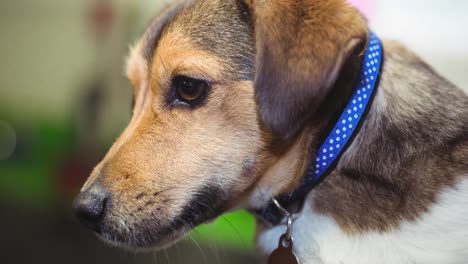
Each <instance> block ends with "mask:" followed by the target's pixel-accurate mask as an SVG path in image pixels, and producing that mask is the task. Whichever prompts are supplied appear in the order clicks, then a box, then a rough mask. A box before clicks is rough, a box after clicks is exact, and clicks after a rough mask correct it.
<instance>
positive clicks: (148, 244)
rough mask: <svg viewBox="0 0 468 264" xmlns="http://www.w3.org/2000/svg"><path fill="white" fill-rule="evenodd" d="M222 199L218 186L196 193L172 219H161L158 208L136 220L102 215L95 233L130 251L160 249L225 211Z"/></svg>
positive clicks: (224, 199)
mask: <svg viewBox="0 0 468 264" xmlns="http://www.w3.org/2000/svg"><path fill="white" fill-rule="evenodd" d="M226 201H227V198H226V195H225V193H224V192H223V191H222V190H221V189H219V188H216V187H210V188H205V189H204V190H203V191H201V192H197V194H196V195H194V197H193V198H192V199H191V200H190V202H188V203H187V204H186V205H185V206H184V207H183V209H182V210H181V213H179V214H178V216H177V217H175V218H173V219H172V220H163V219H162V218H163V217H162V216H161V215H158V211H153V212H151V213H149V214H148V216H147V217H146V218H145V219H139V220H137V219H135V218H132V217H129V218H127V219H123V218H122V217H118V216H109V217H104V219H103V221H102V224H101V227H100V229H99V230H98V231H97V233H98V234H99V236H100V238H102V239H103V240H104V241H106V242H107V243H110V244H111V245H114V246H118V247H123V248H127V249H131V250H152V249H162V248H166V247H168V246H170V245H172V244H174V243H176V242H177V241H178V240H180V239H182V238H183V237H184V236H185V235H186V234H187V233H188V232H190V231H191V230H192V229H193V228H195V227H196V226H198V225H200V224H203V223H206V222H210V221H212V220H214V219H216V218H217V217H218V216H220V215H221V214H222V213H224V212H225V206H224V205H225V202H226ZM136 220H137V221H136Z"/></svg>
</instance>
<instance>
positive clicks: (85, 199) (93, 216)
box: [73, 186, 108, 233]
mask: <svg viewBox="0 0 468 264" xmlns="http://www.w3.org/2000/svg"><path fill="white" fill-rule="evenodd" d="M107 201H108V195H107V193H106V192H105V191H104V190H103V189H102V188H101V187H99V186H93V187H91V188H90V189H89V190H87V191H84V192H81V193H80V194H79V195H78V197H77V198H76V199H75V202H74V203H73V207H74V210H75V215H76V217H77V218H78V220H79V221H80V222H81V223H82V224H83V225H84V226H86V227H88V228H90V229H92V230H94V231H95V232H97V233H100V232H101V223H102V220H103V218H104V212H105V210H106V205H107Z"/></svg>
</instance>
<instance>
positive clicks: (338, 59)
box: [75, 0, 367, 247]
mask: <svg viewBox="0 0 468 264" xmlns="http://www.w3.org/2000/svg"><path fill="white" fill-rule="evenodd" d="M366 38H367V28H366V25H365V21H364V20H363V19H362V17H361V16H360V15H359V14H358V13H357V12H356V11H355V10H354V9H352V8H351V7H349V6H348V5H347V4H346V3H345V1H344V0H308V1H292V0H291V1H289V0H270V1H264V0H261V1H260V0H258V1H245V0H198V1H182V2H177V3H174V4H173V5H171V6H170V7H168V8H167V9H165V10H164V11H163V12H162V14H161V15H160V16H158V18H157V19H156V20H155V21H154V23H153V24H152V25H151V26H150V27H149V29H148V30H147V32H146V33H145V35H144V37H143V38H142V39H141V40H140V41H139V42H138V43H137V44H136V46H135V47H134V49H133V50H132V52H131V55H130V57H129V60H128V67H127V75H128V78H129V79H130V81H131V83H132V86H133V91H134V106H133V117H132V120H131V122H130V124H129V125H128V127H127V128H126V130H125V131H124V132H123V134H122V135H121V136H120V138H119V139H118V140H117V141H116V142H115V144H114V145H113V146H112V148H111V149H110V151H109V152H108V154H107V155H106V156H105V158H104V159H103V161H102V162H101V163H100V164H99V165H98V166H97V167H96V168H95V170H94V172H93V173H92V175H91V176H90V178H89V179H88V181H87V183H86V184H85V186H84V187H83V189H82V192H81V194H80V196H79V197H78V199H77V200H76V202H75V207H76V211H77V214H78V216H79V218H80V219H81V220H82V221H83V222H84V223H85V224H87V225H88V226H90V227H91V228H93V229H94V230H96V231H97V232H98V233H99V234H100V235H101V236H102V237H103V238H104V239H105V240H107V241H110V242H112V243H115V244H119V245H125V246H129V247H152V246H163V245H166V244H168V243H170V242H172V241H174V240H176V239H177V238H179V237H180V236H182V234H184V232H186V231H188V230H190V229H191V228H193V227H194V226H196V225H198V224H200V223H202V222H205V221H208V220H212V219H214V218H216V217H217V216H219V215H220V214H222V213H223V212H225V211H226V210H230V209H232V208H237V207H240V206H246V204H247V203H250V202H251V201H254V200H256V198H252V197H260V196H261V195H265V196H267V197H271V196H273V195H277V194H278V193H279V192H281V191H284V190H285V189H287V188H290V187H291V184H292V179H291V178H290V177H289V174H291V173H301V171H300V170H301V169H300V168H302V167H303V164H302V163H304V161H303V160H302V156H301V158H296V157H295V155H306V153H300V154H298V153H299V152H301V151H302V150H303V148H301V147H300V144H297V142H298V141H299V139H300V138H303V137H301V136H300V135H301V133H299V132H300V131H303V129H304V127H305V124H306V122H307V124H308V125H310V124H309V122H308V121H310V120H311V118H313V116H314V115H315V114H316V113H318V111H317V109H318V108H319V106H320V105H322V104H323V101H324V100H325V99H326V97H327V96H328V95H329V91H330V87H331V86H333V84H334V83H335V82H336V79H337V76H338V75H339V73H340V72H341V71H342V68H343V65H345V64H346V63H345V62H346V61H347V60H348V59H349V58H350V56H352V54H357V53H359V52H360V51H359V49H362V47H363V46H364V45H365V43H366ZM356 51H357V52H356ZM312 125H313V124H312ZM295 142H296V143H295ZM278 146H280V147H278ZM302 152H304V151H302ZM298 168H299V169H298ZM294 170H296V171H294ZM283 173H285V174H283ZM261 190H263V191H264V193H262V194H259V192H260V191H261Z"/></svg>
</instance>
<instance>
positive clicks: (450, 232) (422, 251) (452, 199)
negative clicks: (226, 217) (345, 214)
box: [257, 177, 468, 264]
mask: <svg viewBox="0 0 468 264" xmlns="http://www.w3.org/2000/svg"><path fill="white" fill-rule="evenodd" d="M465 179H466V177H465ZM311 195H313V193H311ZM309 198H310V197H309ZM284 232H285V227H284V226H277V227H274V228H271V229H267V230H265V231H264V232H262V233H260V234H259V236H258V239H257V240H258V241H257V242H258V246H259V247H260V248H261V249H262V250H263V251H264V252H271V251H273V250H274V249H275V248H276V247H277V246H278V240H279V237H280V236H281V235H282V234H283V233H284ZM293 238H294V251H295V253H296V255H297V256H298V258H299V259H300V261H301V264H318V263H321V264H368V263H369V264H375V263H380V264H400V263H417V264H419V263H423V264H426V263H427V264H432V263H434V264H436V263H437V264H440V263H444V264H459V263H460V264H462V263H468V179H466V180H464V181H462V182H460V183H459V184H457V186H456V189H451V190H446V191H445V192H444V193H443V194H442V195H441V196H440V199H439V201H438V203H437V204H436V205H434V206H433V207H432V209H431V210H430V212H429V213H427V214H425V215H423V216H422V217H421V218H420V220H419V221H417V222H406V223H402V225H401V227H400V229H398V230H395V231H391V232H385V233H377V232H373V233H365V234H360V235H355V236H348V235H346V234H345V233H343V232H342V231H341V230H340V228H339V227H338V225H337V224H336V223H335V222H334V221H333V219H331V218H329V217H326V216H323V215H318V214H316V213H314V212H313V211H312V210H311V209H309V207H308V206H304V210H303V212H301V215H300V216H299V217H298V218H297V219H296V220H295V221H294V224H293Z"/></svg>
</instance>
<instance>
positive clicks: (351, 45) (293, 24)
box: [247, 0, 368, 139]
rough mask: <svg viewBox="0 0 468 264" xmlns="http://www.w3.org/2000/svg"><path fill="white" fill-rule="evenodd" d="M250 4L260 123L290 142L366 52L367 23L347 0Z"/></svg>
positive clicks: (260, 0) (283, 0) (274, 0)
mask: <svg viewBox="0 0 468 264" xmlns="http://www.w3.org/2000/svg"><path fill="white" fill-rule="evenodd" d="M247 5H248V6H249V8H250V9H251V10H252V16H253V26H254V31H255V41H256V77H255V94H256V100H257V104H258V107H259V113H260V118H261V119H262V120H263V122H264V123H265V125H266V126H267V128H269V129H270V130H271V132H272V133H273V135H274V136H276V137H278V138H281V139H289V138H291V137H292V136H294V135H295V134H296V133H297V131H298V130H299V129H301V128H302V126H303V125H304V123H305V121H306V120H307V119H308V118H310V116H311V115H312V114H313V113H314V112H315V111H316V109H317V108H318V106H319V105H320V103H321V102H322V101H323V100H324V98H325V96H326V95H327V93H328V91H329V90H330V87H331V86H333V84H334V83H335V81H336V79H337V76H338V74H339V73H340V72H341V70H342V67H343V65H344V63H345V61H346V60H348V59H350V58H349V56H350V54H356V47H360V48H361V49H363V47H365V43H366V41H367V34H368V31H367V25H366V21H365V19H364V18H363V17H362V16H361V15H360V14H359V12H358V11H357V10H355V9H354V8H352V7H351V6H349V5H348V4H347V3H346V1H345V0H303V1H297V0H250V1H248V2H247ZM363 43H364V45H362V44H363ZM359 44H361V45H359ZM361 52H363V50H360V51H358V52H357V53H358V54H359V53H361Z"/></svg>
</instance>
